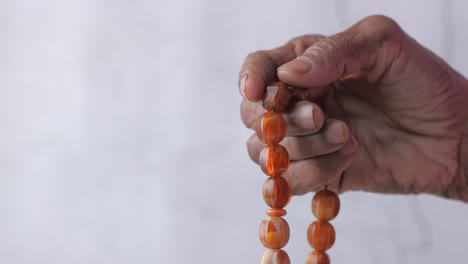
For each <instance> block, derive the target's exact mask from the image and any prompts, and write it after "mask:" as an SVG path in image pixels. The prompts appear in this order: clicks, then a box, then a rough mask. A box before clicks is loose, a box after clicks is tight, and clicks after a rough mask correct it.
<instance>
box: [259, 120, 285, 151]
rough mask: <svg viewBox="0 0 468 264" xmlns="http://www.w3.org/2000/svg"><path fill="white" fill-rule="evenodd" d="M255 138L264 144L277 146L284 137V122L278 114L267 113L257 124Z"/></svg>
mask: <svg viewBox="0 0 468 264" xmlns="http://www.w3.org/2000/svg"><path fill="white" fill-rule="evenodd" d="M256 132H257V137H258V139H260V141H262V142H263V143H265V144H269V145H273V144H278V143H280V142H281V140H283V138H284V137H285V136H286V121H285V120H284V118H283V116H282V115H281V114H279V113H272V112H267V113H265V114H263V116H262V117H261V118H260V119H259V120H258V122H257V129H256Z"/></svg>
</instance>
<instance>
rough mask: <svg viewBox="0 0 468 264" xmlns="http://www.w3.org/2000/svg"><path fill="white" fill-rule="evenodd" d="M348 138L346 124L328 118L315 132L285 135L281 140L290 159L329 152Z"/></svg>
mask: <svg viewBox="0 0 468 264" xmlns="http://www.w3.org/2000/svg"><path fill="white" fill-rule="evenodd" d="M348 139H349V129H348V126H347V125H346V124H345V123H344V122H342V121H340V120H336V119H328V120H327V121H326V122H325V125H324V127H323V129H322V130H321V131H320V132H318V133H315V134H312V135H307V136H301V137H287V138H285V139H284V140H283V141H282V142H281V145H283V146H284V147H285V148H286V149H287V150H288V153H289V158H290V159H291V160H304V159H310V158H313V157H317V156H322V155H326V154H330V153H332V152H335V151H337V150H339V149H341V148H342V147H343V146H344V145H345V143H346V142H347V141H348Z"/></svg>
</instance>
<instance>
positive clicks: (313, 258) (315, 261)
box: [306, 251, 330, 264]
mask: <svg viewBox="0 0 468 264" xmlns="http://www.w3.org/2000/svg"><path fill="white" fill-rule="evenodd" d="M306 264H330V257H329V256H328V254H327V253H325V252H317V251H314V252H312V253H310V254H309V256H307V259H306Z"/></svg>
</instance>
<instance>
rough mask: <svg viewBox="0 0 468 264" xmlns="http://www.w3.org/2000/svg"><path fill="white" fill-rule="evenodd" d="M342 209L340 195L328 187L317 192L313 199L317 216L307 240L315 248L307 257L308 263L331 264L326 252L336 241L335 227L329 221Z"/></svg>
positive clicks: (313, 211) (310, 227)
mask: <svg viewBox="0 0 468 264" xmlns="http://www.w3.org/2000/svg"><path fill="white" fill-rule="evenodd" d="M339 211H340V199H339V198H338V195H337V194H336V193H334V192H332V191H330V190H328V189H327V188H326V187H325V189H324V190H321V191H319V192H317V193H316V194H315V195H314V198H313V199H312V213H313V214H314V216H315V217H316V218H317V221H315V222H313V223H312V224H311V225H310V226H309V229H308V230H307V240H308V241H309V244H310V246H311V247H312V248H314V249H315V251H313V252H312V253H310V254H309V256H308V257H307V259H306V264H329V263H330V258H329V256H328V254H327V253H326V252H325V251H326V250H328V249H330V248H331V247H332V246H333V244H334V243H335V229H334V228H333V226H332V225H331V224H330V223H329V221H331V220H333V219H334V218H335V217H336V216H337V215H338V212H339Z"/></svg>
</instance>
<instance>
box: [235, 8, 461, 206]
mask: <svg viewBox="0 0 468 264" xmlns="http://www.w3.org/2000/svg"><path fill="white" fill-rule="evenodd" d="M277 79H279V80H280V81H282V82H284V83H286V84H288V85H290V86H294V87H298V88H302V94H303V96H304V97H305V99H306V100H305V101H301V102H299V103H297V104H296V105H294V106H293V109H292V110H291V111H290V112H287V113H285V115H284V116H285V118H286V121H287V123H288V130H287V137H286V138H285V139H284V140H283V142H282V143H281V144H282V145H284V146H285V147H286V149H287V150H288V152H289V154H290V158H291V161H292V162H291V167H290V169H289V171H288V172H287V173H286V174H285V175H284V177H285V178H286V179H288V181H289V182H290V184H291V187H292V189H293V193H295V194H304V193H307V192H310V191H316V190H318V189H320V188H323V186H324V185H325V184H327V185H328V186H329V188H331V189H334V190H335V191H338V192H344V191H347V190H364V191H372V192H381V193H431V194H436V195H440V196H445V197H450V198H455V199H460V200H465V201H468V187H467V186H468V183H467V181H468V176H466V170H467V167H468V162H467V161H466V160H467V159H468V143H466V142H467V139H466V134H465V131H467V129H468V126H467V122H466V120H467V116H468V100H467V99H468V97H467V95H468V82H467V80H466V79H465V78H464V77H463V76H461V75H460V74H458V73H457V72H456V71H455V70H453V69H452V68H450V67H449V66H448V65H447V64H446V63H444V62H443V61H442V60H441V59H440V58H439V57H437V56H436V55H434V54H433V53H431V52H430V51H429V50H427V49H426V48H424V47H423V46H421V45H420V44H418V43H417V42H416V41H415V40H413V39H412V38H411V37H409V36H408V35H407V34H406V33H405V32H403V31H402V29H401V28H400V27H399V26H398V25H397V24H396V23H395V22H394V21H393V20H391V19H389V18H387V17H383V16H371V17H367V18H365V19H363V20H362V21H360V22H358V23H357V24H355V25H354V26H352V27H351V28H349V29H347V30H346V31H344V32H341V33H338V34H336V35H333V36H330V37H323V36H319V35H310V36H302V37H298V38H295V39H293V40H291V41H290V42H288V43H287V44H286V45H284V46H282V47H279V48H276V49H273V50H269V51H257V52H255V53H252V54H250V55H249V56H248V57H247V59H246V60H245V63H244V65H243V66H242V69H241V71H240V80H239V84H240V85H239V86H240V91H241V94H242V95H243V96H244V100H243V102H242V105H241V113H242V120H243V122H244V123H245V124H246V126H248V127H249V128H252V129H254V128H255V123H256V121H257V119H258V118H259V117H260V116H261V115H262V114H263V113H264V112H265V110H264V109H263V108H262V106H261V104H260V103H259V100H261V98H262V96H263V93H264V89H265V86H266V85H267V84H268V83H270V82H273V81H275V80H277ZM247 145H248V151H249V154H250V156H251V157H252V159H253V160H254V161H255V162H257V163H258V157H259V153H260V151H261V149H262V148H263V147H264V145H263V144H262V143H261V142H260V141H259V140H258V139H257V138H256V136H255V134H254V135H253V136H252V137H251V138H250V139H249V140H248V144H247Z"/></svg>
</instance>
